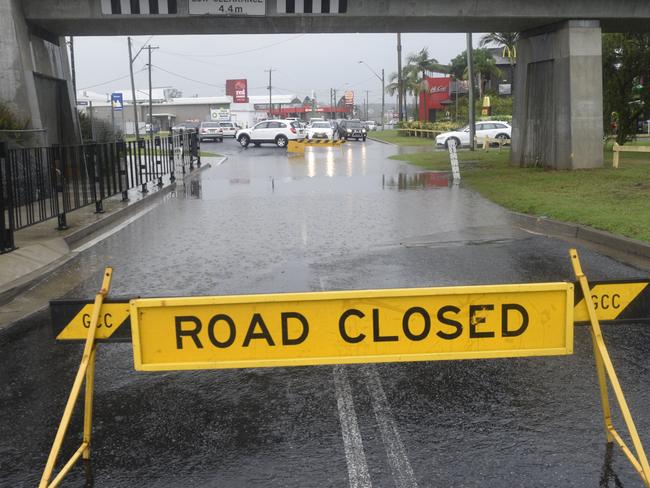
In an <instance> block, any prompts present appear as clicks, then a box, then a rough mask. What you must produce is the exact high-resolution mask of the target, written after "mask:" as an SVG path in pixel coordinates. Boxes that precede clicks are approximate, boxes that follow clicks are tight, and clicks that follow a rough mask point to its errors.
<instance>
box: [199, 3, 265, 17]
mask: <svg viewBox="0 0 650 488" xmlns="http://www.w3.org/2000/svg"><path fill="white" fill-rule="evenodd" d="M189 4H190V9H189V12H190V15H266V0H248V1H246V2H241V1H240V2H233V1H232V0H190V2H189Z"/></svg>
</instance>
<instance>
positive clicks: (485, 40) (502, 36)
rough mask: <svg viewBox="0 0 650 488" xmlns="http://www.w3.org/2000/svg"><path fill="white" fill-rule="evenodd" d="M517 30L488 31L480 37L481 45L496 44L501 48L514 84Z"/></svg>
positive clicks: (517, 40)
mask: <svg viewBox="0 0 650 488" xmlns="http://www.w3.org/2000/svg"><path fill="white" fill-rule="evenodd" d="M519 38H520V35H519V32H490V33H489V34H485V35H484V36H483V37H482V38H481V43H480V45H481V47H487V46H497V47H502V48H503V57H504V58H508V62H509V63H510V81H511V83H512V85H511V86H514V81H515V63H516V62H517V43H518V42H519Z"/></svg>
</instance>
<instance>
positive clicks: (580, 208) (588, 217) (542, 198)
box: [392, 141, 650, 242]
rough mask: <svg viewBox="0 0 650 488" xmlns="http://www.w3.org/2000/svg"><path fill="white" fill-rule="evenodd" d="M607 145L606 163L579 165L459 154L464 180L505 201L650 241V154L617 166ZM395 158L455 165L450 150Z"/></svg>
mask: <svg viewBox="0 0 650 488" xmlns="http://www.w3.org/2000/svg"><path fill="white" fill-rule="evenodd" d="M638 144H640V145H648V142H647V141H645V142H640V143H638ZM604 151H605V161H606V163H605V167H604V168H602V169H593V170H577V171H555V170H545V169H539V168H519V167H513V166H511V165H510V164H509V156H510V154H509V151H507V150H504V151H502V152H500V153H499V152H498V151H496V150H495V151H490V152H487V153H486V152H484V151H476V152H474V153H472V152H470V151H460V152H459V153H458V156H459V162H460V166H461V175H462V178H463V182H464V183H465V184H468V185H469V186H470V187H471V188H472V189H474V190H476V191H478V192H479V193H480V194H482V195H483V196H485V197H486V198H488V199H490V200H492V201H493V202H495V203H497V204H499V205H502V206H503V207H506V208H508V209H511V210H514V211H516V212H522V213H526V214H530V215H536V216H547V217H550V218H552V219H556V220H561V221H564V222H574V223H579V224H583V225H588V226H590V227H594V228H596V229H601V230H605V231H608V232H612V233H615V234H620V235H624V236H628V237H631V238H634V239H639V240H643V241H646V242H650V154H624V155H622V159H621V164H620V168H618V169H613V168H612V163H611V161H612V152H611V144H610V145H608V147H605V149H604ZM392 159H396V160H400V161H407V162H409V163H411V164H415V165H417V166H421V167H423V168H426V169H432V170H443V171H449V169H450V168H449V155H448V154H447V153H446V152H430V153H419V154H402V155H398V156H393V158H392Z"/></svg>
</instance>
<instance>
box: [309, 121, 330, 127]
mask: <svg viewBox="0 0 650 488" xmlns="http://www.w3.org/2000/svg"><path fill="white" fill-rule="evenodd" d="M311 126H312V127H313V128H318V129H329V128H330V125H329V124H328V123H327V122H314V123H313V124H312V125H311Z"/></svg>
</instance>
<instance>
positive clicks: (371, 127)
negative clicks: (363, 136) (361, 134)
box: [364, 120, 377, 131]
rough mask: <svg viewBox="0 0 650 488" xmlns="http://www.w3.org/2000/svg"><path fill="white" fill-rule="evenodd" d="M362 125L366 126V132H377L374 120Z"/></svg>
mask: <svg viewBox="0 0 650 488" xmlns="http://www.w3.org/2000/svg"><path fill="white" fill-rule="evenodd" d="M364 125H365V126H366V129H368V131H371V130H377V122H375V121H374V120H366V121H365V122H364Z"/></svg>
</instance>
